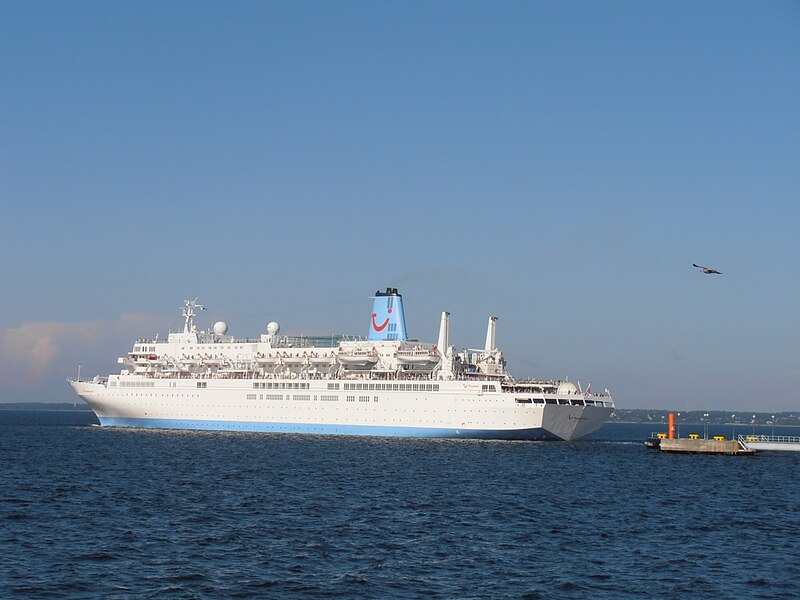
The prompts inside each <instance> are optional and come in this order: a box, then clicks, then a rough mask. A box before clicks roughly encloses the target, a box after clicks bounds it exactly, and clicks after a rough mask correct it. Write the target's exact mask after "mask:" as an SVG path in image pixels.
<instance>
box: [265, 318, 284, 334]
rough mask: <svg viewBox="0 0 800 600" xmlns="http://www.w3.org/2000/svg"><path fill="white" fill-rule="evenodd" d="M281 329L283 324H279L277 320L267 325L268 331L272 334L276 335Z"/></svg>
mask: <svg viewBox="0 0 800 600" xmlns="http://www.w3.org/2000/svg"><path fill="white" fill-rule="evenodd" d="M280 330H281V326H280V325H278V324H277V323H276V322H275V321H271V322H270V323H269V324H268V325H267V333H268V334H270V335H276V334H277V333H278V332H279V331H280Z"/></svg>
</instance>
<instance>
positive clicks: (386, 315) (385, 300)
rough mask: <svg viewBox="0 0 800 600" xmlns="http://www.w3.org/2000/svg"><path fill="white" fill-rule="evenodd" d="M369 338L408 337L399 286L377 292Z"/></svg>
mask: <svg viewBox="0 0 800 600" xmlns="http://www.w3.org/2000/svg"><path fill="white" fill-rule="evenodd" d="M368 339H370V340H372V341H384V340H398V341H405V340H407V339H408V333H407V332H406V317H405V314H404V313H403V297H402V296H401V295H400V294H399V293H397V288H386V291H385V292H380V291H378V292H375V301H374V302H373V303H372V321H371V322H370V324H369V338H368Z"/></svg>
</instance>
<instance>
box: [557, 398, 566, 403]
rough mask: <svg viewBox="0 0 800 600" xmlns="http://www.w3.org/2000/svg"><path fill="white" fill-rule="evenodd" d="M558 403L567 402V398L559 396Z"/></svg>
mask: <svg viewBox="0 0 800 600" xmlns="http://www.w3.org/2000/svg"><path fill="white" fill-rule="evenodd" d="M558 403H559V404H569V400H567V399H566V398H559V399H558Z"/></svg>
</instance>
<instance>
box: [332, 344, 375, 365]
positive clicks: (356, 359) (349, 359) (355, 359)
mask: <svg viewBox="0 0 800 600" xmlns="http://www.w3.org/2000/svg"><path fill="white" fill-rule="evenodd" d="M336 360H338V361H339V363H340V364H342V365H346V366H359V365H360V366H364V365H374V364H375V363H376V362H378V351H377V350H375V348H373V349H372V350H371V351H369V350H346V351H344V350H343V351H340V352H339V353H338V354H337V355H336Z"/></svg>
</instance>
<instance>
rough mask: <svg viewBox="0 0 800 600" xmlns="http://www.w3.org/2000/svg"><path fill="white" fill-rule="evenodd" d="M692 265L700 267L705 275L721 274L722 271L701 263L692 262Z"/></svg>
mask: <svg viewBox="0 0 800 600" xmlns="http://www.w3.org/2000/svg"><path fill="white" fill-rule="evenodd" d="M692 266H693V267H696V268H698V269H700V270H701V271H702V272H703V273H705V274H706V275H722V273H721V272H720V271H717V270H716V269H710V268H709V267H704V266H702V265H696V264H694V263H692Z"/></svg>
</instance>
